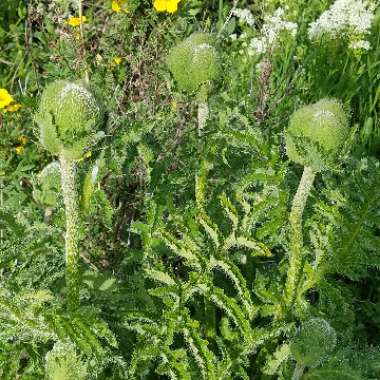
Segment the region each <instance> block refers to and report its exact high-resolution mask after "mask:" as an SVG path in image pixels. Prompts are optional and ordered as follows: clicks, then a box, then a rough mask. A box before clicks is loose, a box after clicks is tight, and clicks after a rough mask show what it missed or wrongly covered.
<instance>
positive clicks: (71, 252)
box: [59, 155, 79, 310]
mask: <svg viewBox="0 0 380 380" xmlns="http://www.w3.org/2000/svg"><path fill="white" fill-rule="evenodd" d="M59 160H60V163H61V181H62V193H63V200H64V204H65V214H66V234H65V261H66V287H67V300H68V307H69V309H70V310H74V309H76V308H77V307H78V305H79V244H78V225H79V212H78V197H77V191H76V186H75V174H76V163H75V162H74V161H72V160H70V159H67V158H66V157H65V156H64V155H61V156H60V157H59Z"/></svg>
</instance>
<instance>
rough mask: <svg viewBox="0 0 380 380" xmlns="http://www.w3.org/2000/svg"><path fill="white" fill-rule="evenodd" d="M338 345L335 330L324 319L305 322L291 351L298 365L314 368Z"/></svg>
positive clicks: (294, 340)
mask: <svg viewBox="0 0 380 380" xmlns="http://www.w3.org/2000/svg"><path fill="white" fill-rule="evenodd" d="M335 345H336V333H335V330H334V329H333V328H332V327H331V326H330V325H329V323H328V322H327V321H325V320H324V319H322V318H313V319H310V320H309V321H307V322H305V323H304V324H303V325H302V327H301V328H300V330H299V332H298V334H297V336H296V337H295V338H294V339H293V341H292V342H291V344H290V351H291V353H292V355H293V357H294V359H295V360H297V362H298V363H300V364H302V365H304V366H307V367H314V366H316V365H318V364H319V363H320V362H321V360H323V359H324V357H325V356H326V355H327V354H328V353H330V352H331V351H332V350H333V349H334V348H335Z"/></svg>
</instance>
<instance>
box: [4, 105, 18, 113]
mask: <svg viewBox="0 0 380 380" xmlns="http://www.w3.org/2000/svg"><path fill="white" fill-rule="evenodd" d="M21 107H22V105H21V104H19V103H14V104H10V105H9V106H7V107H6V108H5V110H4V112H17V111H18V110H19V109H20V108H21Z"/></svg>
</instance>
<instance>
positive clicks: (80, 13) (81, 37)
mask: <svg viewBox="0 0 380 380" xmlns="http://www.w3.org/2000/svg"><path fill="white" fill-rule="evenodd" d="M78 7H79V22H80V40H81V42H80V44H81V50H82V59H83V62H84V66H85V72H84V74H85V81H86V83H87V84H88V83H90V77H89V74H88V65H87V60H86V46H85V40H84V27H83V20H82V17H83V0H79V1H78Z"/></svg>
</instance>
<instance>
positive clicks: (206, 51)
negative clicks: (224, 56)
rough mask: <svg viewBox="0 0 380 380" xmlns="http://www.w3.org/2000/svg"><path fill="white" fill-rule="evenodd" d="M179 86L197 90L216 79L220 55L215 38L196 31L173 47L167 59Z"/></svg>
mask: <svg viewBox="0 0 380 380" xmlns="http://www.w3.org/2000/svg"><path fill="white" fill-rule="evenodd" d="M167 62H168V66H169V69H170V71H171V73H172V74H173V76H174V78H175V80H176V81H177V83H178V86H179V87H180V89H181V90H184V91H189V92H193V91H197V90H199V88H200V87H201V85H209V83H210V82H211V81H212V80H214V79H216V78H217V76H218V74H219V70H220V65H219V56H218V53H217V51H216V49H215V47H214V46H213V39H212V37H211V36H210V35H209V34H206V33H194V34H192V35H191V36H190V37H188V38H187V39H186V40H184V41H182V42H181V43H180V44H178V45H177V46H176V47H174V48H173V50H172V51H171V53H170V54H169V56H168V59H167Z"/></svg>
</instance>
